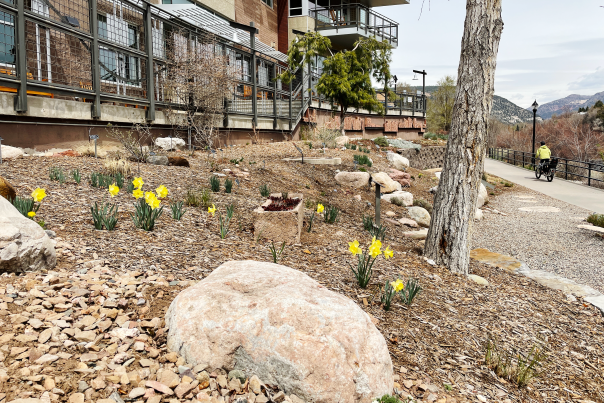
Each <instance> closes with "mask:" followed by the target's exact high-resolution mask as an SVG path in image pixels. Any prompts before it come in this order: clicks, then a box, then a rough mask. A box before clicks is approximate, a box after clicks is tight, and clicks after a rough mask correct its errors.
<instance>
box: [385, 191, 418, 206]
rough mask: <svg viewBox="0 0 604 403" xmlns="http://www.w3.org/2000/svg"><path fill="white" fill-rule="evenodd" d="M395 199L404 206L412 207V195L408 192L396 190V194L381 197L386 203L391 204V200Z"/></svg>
mask: <svg viewBox="0 0 604 403" xmlns="http://www.w3.org/2000/svg"><path fill="white" fill-rule="evenodd" d="M395 198H396V199H399V200H401V201H402V202H403V204H404V205H405V206H413V194H412V193H409V192H404V191H402V190H397V191H396V192H393V193H390V194H385V195H383V196H382V200H385V201H388V202H390V203H392V199H395Z"/></svg>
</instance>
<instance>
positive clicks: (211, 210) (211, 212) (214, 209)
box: [208, 204, 216, 217]
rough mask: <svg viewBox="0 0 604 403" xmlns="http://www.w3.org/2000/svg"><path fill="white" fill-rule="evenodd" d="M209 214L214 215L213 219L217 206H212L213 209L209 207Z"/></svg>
mask: <svg viewBox="0 0 604 403" xmlns="http://www.w3.org/2000/svg"><path fill="white" fill-rule="evenodd" d="M208 213H210V214H212V217H214V213H216V206H214V205H213V204H212V207H208Z"/></svg>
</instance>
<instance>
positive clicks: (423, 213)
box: [407, 206, 430, 227]
mask: <svg viewBox="0 0 604 403" xmlns="http://www.w3.org/2000/svg"><path fill="white" fill-rule="evenodd" d="M407 212H408V213H409V217H411V219H412V220H414V221H415V222H417V223H418V224H419V225H421V226H422V227H429V226H430V213H428V210H426V209H425V208H423V207H418V206H414V207H409V208H407Z"/></svg>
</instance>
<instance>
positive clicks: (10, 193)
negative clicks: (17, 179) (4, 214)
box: [0, 176, 17, 200]
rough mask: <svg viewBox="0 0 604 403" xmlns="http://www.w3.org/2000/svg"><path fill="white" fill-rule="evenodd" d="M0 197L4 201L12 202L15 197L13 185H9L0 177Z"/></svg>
mask: <svg viewBox="0 0 604 403" xmlns="http://www.w3.org/2000/svg"><path fill="white" fill-rule="evenodd" d="M0 196H2V197H4V198H5V199H8V200H12V199H14V198H15V196H17V192H16V191H15V188H14V187H13V185H11V184H10V183H9V182H8V181H7V180H6V179H4V178H3V177H1V176H0Z"/></svg>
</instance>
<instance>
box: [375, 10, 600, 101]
mask: <svg viewBox="0 0 604 403" xmlns="http://www.w3.org/2000/svg"><path fill="white" fill-rule="evenodd" d="M421 3H422V0H411V4H407V5H399V6H390V7H378V8H376V9H375V11H377V12H378V13H380V14H383V15H385V16H387V17H389V18H391V19H393V20H395V21H396V22H398V23H399V30H400V31H399V46H398V48H397V49H396V50H395V51H394V52H393V65H392V71H393V74H396V75H397V76H398V79H399V80H401V81H406V82H408V83H409V84H411V85H414V84H417V83H419V85H421V81H411V80H412V78H413V73H412V72H411V71H412V70H413V69H416V70H423V69H425V70H426V72H428V76H427V77H426V84H427V85H428V84H430V85H434V84H436V82H437V81H438V79H439V78H441V77H443V76H444V75H446V74H450V75H453V76H456V75H457V67H458V64H459V54H460V49H461V36H462V33H463V25H464V19H465V4H466V1H465V0H432V1H431V6H430V10H428V0H426V2H425V5H424V11H423V14H422V16H421V19H418V18H419V16H420V8H421ZM601 5H603V6H604V0H574V1H569V0H530V1H527V0H503V22H504V29H503V34H502V38H501V43H500V46H499V56H498V58H497V74H496V77H495V94H497V95H500V96H502V97H504V98H507V99H509V100H510V101H512V102H514V103H515V104H517V105H519V106H522V107H524V108H526V107H528V106H530V105H531V104H532V103H533V101H534V100H535V98H536V99H537V102H539V104H544V103H546V102H549V101H553V100H555V99H559V98H563V97H565V96H567V95H570V94H581V95H593V94H595V93H596V92H601V91H604V8H601V7H600V6H601ZM419 78H420V80H421V77H419Z"/></svg>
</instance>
